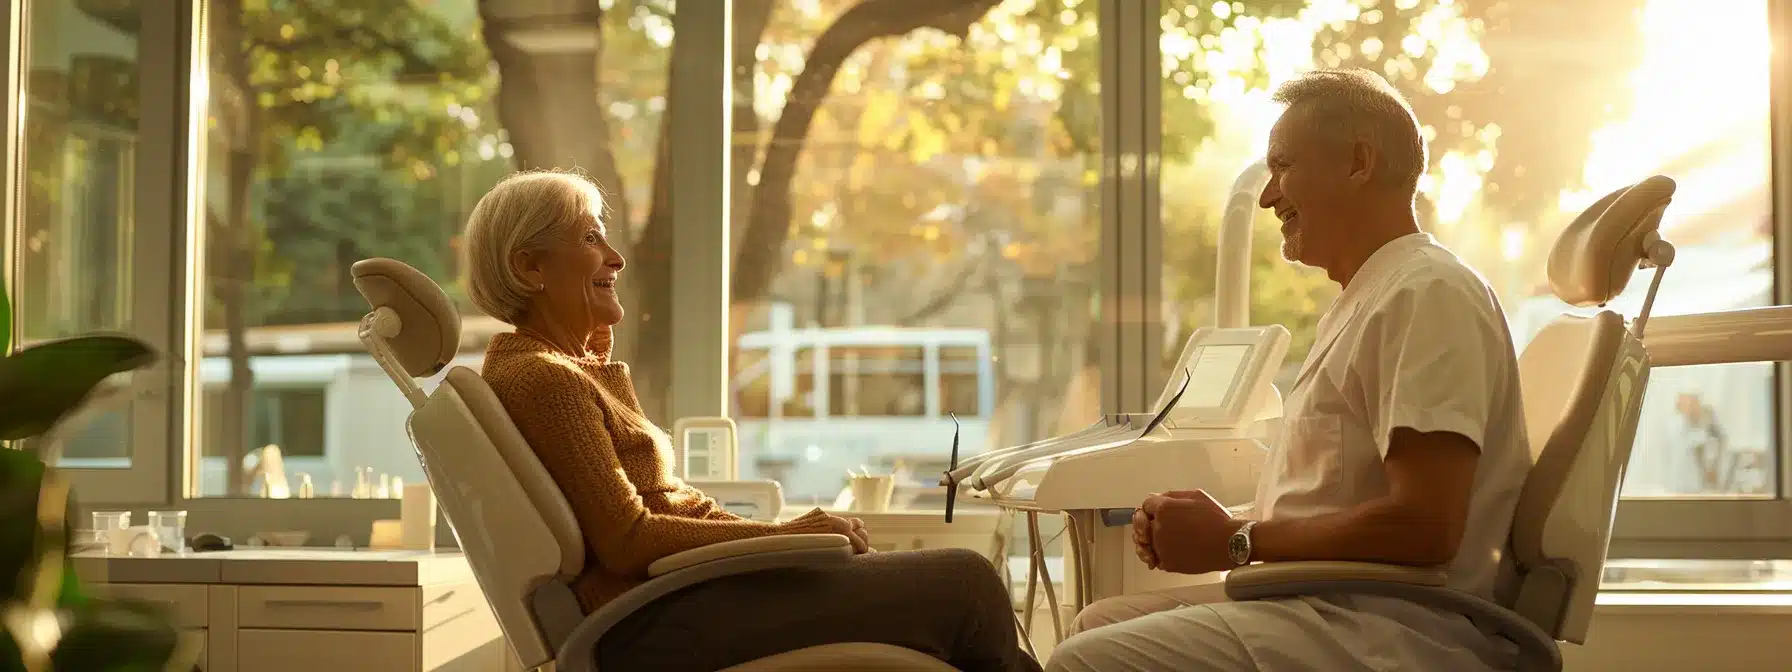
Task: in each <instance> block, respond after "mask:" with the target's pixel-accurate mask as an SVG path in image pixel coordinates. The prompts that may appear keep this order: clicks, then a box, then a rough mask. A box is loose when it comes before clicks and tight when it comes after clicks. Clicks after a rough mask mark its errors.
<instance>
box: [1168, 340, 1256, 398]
mask: <svg viewBox="0 0 1792 672" xmlns="http://www.w3.org/2000/svg"><path fill="white" fill-rule="evenodd" d="M1250 354H1251V346H1249V345H1204V346H1201V348H1200V349H1199V350H1197V351H1195V356H1193V357H1190V358H1189V376H1190V378H1192V379H1193V380H1191V381H1190V382H1189V384H1188V392H1187V393H1186V394H1183V395H1182V403H1180V404H1177V406H1178V407H1179V408H1219V407H1220V406H1221V405H1223V404H1225V403H1226V398H1227V397H1229V396H1231V392H1232V388H1233V386H1235V385H1237V384H1238V374H1239V371H1240V370H1241V369H1243V368H1244V364H1245V358H1246V357H1248V356H1249V355H1250Z"/></svg>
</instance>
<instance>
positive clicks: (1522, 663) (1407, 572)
mask: <svg viewBox="0 0 1792 672" xmlns="http://www.w3.org/2000/svg"><path fill="white" fill-rule="evenodd" d="M1443 584H1444V571H1443V569H1442V568H1418V567H1404V566H1399V565H1383V564H1377V563H1370V562H1279V563H1264V564H1259V565H1252V566H1249V567H1241V568H1239V569H1234V570H1232V571H1231V572H1229V573H1228V574H1227V575H1226V597H1228V598H1231V599H1232V600H1233V601H1238V602H1242V601H1245V600H1262V599H1274V598H1287V597H1299V596H1302V595H1322V594H1327V593H1331V594H1339V593H1351V594H1357V595H1378V596H1382V597H1392V598H1396V599H1402V600H1406V601H1409V602H1414V603H1417V604H1422V605H1425V606H1428V607H1432V608H1435V609H1441V610H1443V611H1449V612H1454V613H1458V614H1462V615H1463V616H1466V617H1467V618H1468V619H1469V620H1470V621H1472V622H1474V623H1475V625H1476V627H1478V628H1480V629H1481V630H1482V631H1483V632H1488V631H1491V632H1492V633H1494V634H1497V635H1498V636H1500V637H1504V638H1506V639H1508V640H1511V641H1512V642H1513V643H1515V644H1517V645H1518V658H1519V667H1518V669H1520V670H1524V671H1526V672H1530V671H1539V672H1560V670H1561V669H1562V652H1561V649H1559V648H1558V647H1557V646H1556V640H1555V637H1553V636H1551V635H1550V634H1548V633H1546V632H1544V631H1543V629H1542V628H1539V627H1537V624H1536V623H1532V622H1531V621H1530V620H1529V619H1527V618H1525V617H1523V616H1520V615H1518V613H1517V612H1514V611H1512V610H1510V609H1507V608H1505V607H1502V606H1500V605H1498V604H1494V603H1492V602H1489V601H1487V600H1483V599H1481V598H1479V597H1476V596H1474V595H1470V594H1468V593H1465V592H1462V591H1460V590H1456V589H1453V588H1446V587H1444V585H1443Z"/></svg>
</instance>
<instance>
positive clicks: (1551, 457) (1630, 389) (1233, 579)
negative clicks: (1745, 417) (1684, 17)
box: [1225, 176, 1674, 672]
mask: <svg viewBox="0 0 1792 672" xmlns="http://www.w3.org/2000/svg"><path fill="white" fill-rule="evenodd" d="M1673 193H1674V182H1673V181H1672V180H1669V179H1668V178H1665V177H1661V176H1655V177H1650V178H1648V179H1645V180H1643V181H1642V182H1639V183H1637V184H1634V185H1631V186H1629V187H1625V188H1623V189H1619V190H1617V191H1615V192H1613V193H1611V194H1609V195H1607V196H1606V197H1605V198H1603V199H1600V200H1599V201H1598V202H1596V203H1595V204H1594V205H1593V206H1592V207H1590V208H1588V209H1587V211H1586V212H1584V213H1582V214H1581V215H1580V216H1579V217H1578V218H1576V219H1575V220H1574V222H1572V223H1571V224H1569V225H1568V227H1567V228H1566V229H1564V230H1563V232H1562V234H1561V236H1560V237H1559V238H1558V239H1557V241H1556V244H1555V247H1554V248H1552V250H1551V252H1550V256H1549V264H1548V273H1549V282H1550V287H1551V289H1552V290H1553V291H1554V292H1555V294H1556V296H1557V297H1558V298H1560V299H1561V300H1563V301H1564V302H1566V303H1568V304H1570V305H1574V306H1581V307H1589V306H1603V305H1604V304H1605V303H1606V302H1608V301H1610V300H1612V299H1613V298H1616V297H1617V296H1618V295H1619V293H1621V292H1622V291H1623V290H1624V287H1625V285H1626V284H1627V283H1628V282H1629V281H1630V277H1631V274H1632V273H1633V272H1634V271H1635V270H1637V269H1638V268H1650V267H1656V268H1659V269H1660V270H1658V271H1657V272H1656V273H1655V277H1654V279H1653V281H1652V284H1651V285H1650V288H1649V293H1648V295H1647V298H1645V299H1644V301H1643V308H1642V312H1641V314H1640V315H1639V316H1638V317H1637V318H1636V319H1635V320H1634V322H1632V323H1631V324H1630V325H1628V326H1627V325H1626V324H1625V321H1624V319H1623V318H1622V317H1620V316H1619V315H1618V314H1617V313H1615V312H1612V311H1610V310H1602V311H1599V312H1597V313H1596V314H1594V315H1592V316H1591V317H1580V316H1574V315H1563V316H1561V317H1559V318H1557V319H1556V320H1554V321H1553V322H1551V323H1550V324H1549V325H1547V326H1546V327H1544V329H1543V330H1542V331H1541V332H1540V333H1538V334H1537V336H1536V338H1535V339H1534V340H1532V341H1531V343H1530V345H1529V346H1528V347H1526V348H1525V350H1524V353H1523V354H1522V355H1520V357H1519V362H1518V366H1519V378H1520V384H1521V386H1522V390H1523V391H1522V395H1523V398H1524V407H1525V408H1524V411H1525V428H1526V430H1527V431H1528V433H1529V436H1530V441H1531V452H1532V458H1533V464H1532V467H1531V470H1530V473H1529V475H1528V476H1527V477H1526V479H1525V484H1524V487H1523V489H1522V491H1521V492H1520V494H1519V499H1518V506H1517V510H1516V512H1515V514H1514V518H1513V521H1512V532H1511V537H1510V539H1509V546H1508V548H1507V552H1508V553H1509V560H1510V565H1511V569H1512V570H1514V571H1513V572H1512V575H1513V576H1515V580H1510V579H1509V580H1508V582H1507V583H1508V584H1509V586H1510V588H1511V589H1510V590H1507V591H1504V592H1505V593H1507V594H1502V595H1498V596H1497V600H1498V601H1497V603H1495V602H1489V601H1486V600H1483V599H1480V598H1479V597H1476V596H1473V595H1470V594H1468V593H1464V592H1461V591H1458V590H1454V589H1451V588H1446V587H1445V586H1444V580H1445V574H1444V570H1443V568H1426V569H1422V568H1412V567H1402V566H1392V565H1380V564H1375V563H1361V562H1286V563H1266V564H1256V565H1251V566H1248V567H1241V568H1239V569H1236V570H1233V571H1232V572H1230V573H1229V574H1228V575H1227V577H1226V585H1225V590H1226V595H1227V597H1229V598H1231V599H1233V600H1252V599H1266V598H1278V597H1292V596H1298V595H1314V594H1325V593H1358V594H1377V595H1387V596H1392V597H1399V598H1404V599H1408V600H1411V601H1414V602H1420V603H1424V604H1429V605H1432V606H1435V607H1439V608H1443V609H1448V610H1451V611H1456V612H1459V613H1462V614H1464V615H1466V616H1468V617H1469V618H1471V619H1473V620H1474V621H1476V622H1477V623H1479V624H1481V626H1482V628H1483V629H1484V630H1487V629H1491V630H1493V631H1495V632H1497V633H1498V634H1499V635H1501V636H1503V637H1505V638H1507V639H1510V640H1512V641H1513V642H1516V643H1517V644H1518V648H1519V661H1518V662H1519V669H1520V670H1527V671H1529V670H1544V671H1550V672H1554V671H1556V670H1560V669H1561V668H1562V656H1561V651H1560V649H1559V647H1558V645H1557V642H1558V641H1565V642H1572V643H1575V644H1583V643H1585V641H1586V636H1587V628H1588V624H1589V621H1590V619H1591V618H1592V614H1593V602H1594V598H1595V597H1596V596H1597V594H1598V592H1599V579H1600V576H1601V575H1602V574H1603V571H1604V565H1605V557H1606V547H1607V544H1608V542H1609V541H1610V539H1611V531H1612V518H1613V516H1614V515H1615V514H1616V512H1617V501H1618V491H1619V486H1620V485H1621V483H1622V481H1623V476H1624V468H1625V465H1626V464H1627V463H1628V462H1629V461H1630V448H1631V444H1632V443H1633V440H1634V439H1635V436H1636V427H1637V420H1638V414H1639V412H1640V410H1641V407H1642V402H1643V392H1644V388H1645V387H1646V386H1647V383H1648V377H1649V367H1650V360H1649V354H1648V352H1647V350H1646V349H1645V348H1644V344H1643V340H1642V337H1643V329H1644V326H1645V325H1646V324H1647V323H1648V319H1649V317H1648V316H1649V308H1650V305H1651V304H1652V303H1653V301H1654V298H1655V292H1656V290H1657V289H1658V288H1659V287H1660V282H1661V274H1662V271H1665V270H1666V267H1667V266H1668V265H1669V264H1671V263H1673V257H1674V248H1673V246H1672V245H1670V244H1669V243H1668V242H1667V241H1665V240H1662V239H1661V236H1660V234H1659V233H1658V228H1659V226H1660V223H1661V214H1662V211H1663V210H1664V209H1665V208H1666V207H1667V205H1668V203H1669V202H1670V201H1671V200H1672V197H1673Z"/></svg>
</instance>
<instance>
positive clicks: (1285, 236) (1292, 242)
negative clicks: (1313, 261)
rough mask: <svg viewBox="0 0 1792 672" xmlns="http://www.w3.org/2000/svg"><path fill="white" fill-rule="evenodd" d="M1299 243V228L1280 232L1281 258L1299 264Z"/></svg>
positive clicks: (1300, 250)
mask: <svg viewBox="0 0 1792 672" xmlns="http://www.w3.org/2000/svg"><path fill="white" fill-rule="evenodd" d="M1301 242H1302V241H1301V232H1300V227H1298V226H1297V227H1294V228H1293V229H1290V230H1287V231H1284V232H1282V258H1283V259H1287V260H1288V261H1292V262H1294V263H1297V264H1298V263H1300V255H1301V252H1302V249H1301Z"/></svg>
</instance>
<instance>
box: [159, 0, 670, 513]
mask: <svg viewBox="0 0 1792 672" xmlns="http://www.w3.org/2000/svg"><path fill="white" fill-rule="evenodd" d="M510 4H511V3H479V2H476V0H440V1H436V2H350V3H334V4H329V3H326V4H323V5H316V3H310V4H307V3H298V4H294V3H217V4H216V5H215V6H214V7H213V8H212V11H210V12H208V17H209V20H210V21H211V26H210V30H211V39H210V41H209V43H210V44H211V45H212V51H211V53H210V54H209V55H208V57H209V64H208V67H209V69H210V75H211V78H210V93H211V100H210V101H209V114H208V116H207V119H206V129H207V131H208V135H207V138H206V141H207V147H208V149H207V152H208V155H207V157H206V164H207V169H208V171H209V173H208V174H207V176H206V179H207V180H208V183H207V185H206V189H205V193H206V195H207V203H206V211H205V217H204V221H203V222H202V223H201V225H203V226H206V227H208V230H207V232H206V234H207V235H206V241H207V245H208V247H209V249H208V250H207V255H206V259H205V263H206V266H205V281H206V287H205V297H206V303H205V305H204V313H203V318H204V323H205V333H204V340H203V345H204V351H205V358H204V360H203V361H202V362H201V363H200V367H199V368H200V377H201V382H202V384H203V386H204V394H203V396H202V397H201V408H200V416H201V426H200V428H199V430H200V436H201V441H200V446H199V447H198V449H197V450H196V451H195V452H196V453H197V456H198V457H199V458H200V468H199V478H198V490H199V493H198V494H201V495H207V496H215V495H231V496H249V495H256V494H258V491H259V488H260V486H259V485H257V484H256V483H255V482H254V479H253V475H254V474H255V473H256V470H257V465H259V464H261V463H262V462H263V460H262V459H261V456H262V455H263V454H264V452H266V454H270V455H271V454H272V452H271V451H267V447H268V446H277V447H278V449H279V450H278V453H279V454H280V456H281V458H282V461H283V463H284V464H283V466H284V469H285V471H286V472H287V475H288V478H289V479H290V480H291V482H294V483H302V482H305V481H306V480H307V479H309V481H310V482H311V483H312V484H313V490H314V492H315V494H316V496H319V497H326V496H335V497H348V496H352V495H354V494H355V491H356V484H357V477H358V476H359V477H363V478H366V479H368V480H369V482H370V483H371V482H372V479H373V476H372V475H373V474H381V475H384V476H385V477H388V478H392V479H395V480H403V481H405V482H421V481H422V480H423V473H422V471H421V469H420V467H419V465H418V463H417V458H416V455H415V453H414V452H413V450H412V447H411V445H410V442H409V440H408V439H407V438H406V434H405V427H404V422H405V417H406V415H407V414H408V413H409V411H410V406H409V404H408V403H407V402H406V401H405V400H404V398H403V396H402V395H401V394H400V393H399V392H398V390H397V389H396V387H395V386H394V385H393V384H392V382H391V381H390V380H388V379H387V378H386V376H385V374H384V373H382V372H381V371H380V370H379V368H378V367H376V366H374V365H373V363H372V361H371V359H370V358H369V357H368V356H367V355H366V354H365V352H364V350H363V349H362V346H361V344H360V343H359V341H358V340H357V339H356V322H357V321H358V320H359V319H360V318H361V316H362V315H363V314H364V313H366V311H367V305H366V302H365V300H364V299H363V298H362V297H361V295H360V294H359V292H357V291H356V289H355V287H354V285H353V284H352V282H351V280H350V277H349V268H350V266H351V265H353V264H354V263H355V262H356V261H359V260H361V259H366V258H369V257H391V258H395V259H398V260H401V261H403V262H405V263H407V264H410V265H411V266H413V267H416V268H417V269H419V270H421V271H423V272H424V273H425V274H427V275H429V276H430V277H431V278H434V279H435V280H436V281H437V282H438V283H439V284H441V285H442V287H443V288H444V289H446V290H447V291H448V293H449V295H450V296H451V297H452V298H453V299H454V300H455V301H456V302H458V304H459V306H460V308H461V312H462V314H463V316H465V319H464V320H463V328H462V333H463V341H464V342H463V353H464V354H463V355H462V357H461V358H460V360H459V361H457V362H456V364H461V365H466V366H470V367H473V368H475V369H476V368H477V367H478V365H479V360H480V357H481V355H482V353H483V352H484V349H485V339H486V338H488V337H489V336H490V335H491V334H492V333H494V332H496V331H498V330H499V329H500V328H502V327H501V325H498V324H497V323H496V321H495V320H492V319H490V318H487V317H484V316H482V315H480V314H479V313H478V311H477V310H476V309H474V308H473V307H472V306H471V305H470V304H469V303H468V302H467V301H466V300H465V296H464V288H463V287H462V284H461V282H460V275H461V263H460V260H459V258H458V251H459V238H458V237H459V235H460V232H461V229H462V228H463V227H464V226H465V222H466V219H467V215H468V213H469V211H470V210H471V209H472V207H473V205H474V203H476V202H477V201H478V199H479V197H480V196H482V195H483V194H484V193H485V191H486V190H487V189H488V188H489V187H490V186H491V185H492V184H494V183H495V182H497V180H499V179H501V178H502V177H503V176H505V175H506V174H508V173H510V172H511V171H513V170H516V169H519V168H531V167H572V166H578V167H580V168H582V169H584V170H585V171H586V172H587V173H588V174H590V175H591V176H592V177H593V178H594V179H595V180H596V181H597V182H599V184H600V185H601V186H602V188H603V189H604V191H605V192H606V193H608V194H609V195H610V197H611V198H610V205H611V212H610V213H608V214H609V217H610V218H611V221H610V227H611V231H612V242H613V243H616V244H617V245H618V247H620V248H622V249H623V250H624V251H625V252H631V254H630V256H631V261H636V262H639V261H640V260H639V259H638V258H634V255H633V254H632V251H631V249H630V248H631V247H632V246H631V245H630V243H632V242H633V241H632V240H631V238H634V237H637V236H639V237H646V236H647V235H648V234H647V233H645V232H643V230H642V225H644V224H646V223H647V222H649V221H650V220H651V221H658V219H655V218H652V217H648V216H647V213H648V212H649V211H650V210H651V209H652V208H653V207H654V205H653V204H651V203H650V198H649V196H650V195H651V194H653V193H655V190H654V189H653V183H652V176H653V175H654V170H653V166H654V162H655V161H656V159H657V155H656V152H655V148H656V147H657V146H658V137H659V126H660V120H661V118H662V115H663V113H664V108H665V97H664V94H665V81H666V64H667V56H668V54H669V51H668V50H669V48H670V45H671V24H670V18H669V17H670V14H669V7H670V5H671V3H670V2H633V3H615V6H614V7H613V8H612V5H611V3H603V5H604V6H603V8H602V10H601V12H600V14H601V16H598V17H596V22H597V23H598V24H599V25H601V26H602V27H603V29H604V31H605V32H604V39H603V40H601V42H600V41H590V42H587V43H576V42H577V41H576V40H575V41H574V42H575V43H571V44H569V43H567V42H566V41H565V40H564V39H559V40H558V41H556V39H557V38H556V37H555V36H563V35H565V34H568V32H569V31H568V30H567V29H569V28H574V29H577V30H574V31H572V32H578V30H585V29H588V28H589V23H590V21H591V17H587V16H584V15H580V16H577V17H571V16H569V17H564V18H561V19H555V20H549V21H547V22H543V21H541V20H538V19H530V20H527V21H518V20H516V19H515V16H514V15H507V14H505V13H504V12H505V11H506V8H507V7H509V5H510ZM313 5H316V6H313ZM556 20H558V21H563V22H565V24H564V25H558V24H555V23H554V21H556ZM488 39H489V40H490V41H489V42H488ZM600 48H601V49H602V50H603V51H602V59H601V62H602V64H603V68H602V69H601V70H599V69H597V67H596V65H597V64H598V63H599V62H600V59H599V58H598V50H599V49H600ZM569 49H570V50H584V51H585V52H587V54H588V56H589V57H588V58H586V59H584V61H583V62H585V63H587V64H589V67H587V68H585V69H583V70H581V69H579V68H572V69H570V70H568V69H566V68H563V67H561V65H562V64H564V63H567V62H569V60H570V61H577V60H579V59H577V58H569V56H570V54H571V52H569V51H568V50H569ZM581 77H583V79H582V80H581V79H580V78H581ZM660 207H663V204H662V205H661V206H660ZM661 214H662V215H663V211H662V212H661ZM659 219H663V217H661V218H659ZM649 228H650V227H649ZM646 266H652V264H641V263H637V264H631V271H630V273H631V276H630V279H631V282H632V284H634V285H635V288H636V289H638V290H639V291H641V292H642V293H651V292H652V291H654V290H653V289H652V288H650V287H646V286H643V282H646V283H651V282H652V280H650V279H648V280H643V278H641V277H640V275H637V274H635V272H634V271H635V269H636V268H641V267H646ZM641 275H645V274H641ZM660 287H661V288H663V287H664V285H660ZM630 309H631V312H633V313H635V314H637V315H639V314H641V311H639V310H637V309H636V307H635V306H634V305H631V306H630ZM627 326H628V325H625V329H626V328H627ZM624 358H626V354H625V355H624ZM640 365H641V366H661V367H663V362H661V363H658V364H654V363H640ZM435 382H436V381H425V383H424V385H425V388H426V389H430V388H433V385H434V383H435ZM656 419H659V418H656ZM661 420H662V421H663V419H661ZM663 424H666V425H668V426H669V425H670V423H669V422H663ZM365 490H368V491H373V494H377V491H375V489H374V488H373V487H372V486H371V485H370V486H369V487H367V488H365Z"/></svg>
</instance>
